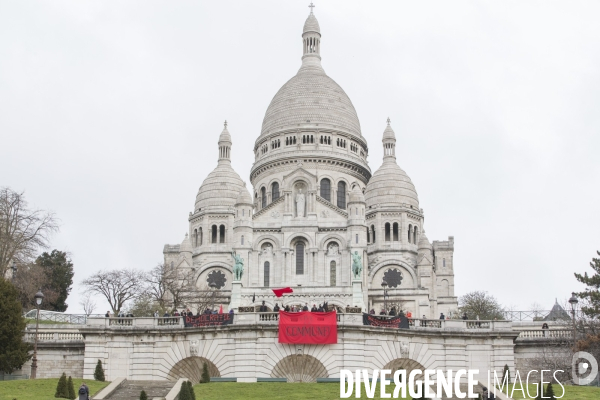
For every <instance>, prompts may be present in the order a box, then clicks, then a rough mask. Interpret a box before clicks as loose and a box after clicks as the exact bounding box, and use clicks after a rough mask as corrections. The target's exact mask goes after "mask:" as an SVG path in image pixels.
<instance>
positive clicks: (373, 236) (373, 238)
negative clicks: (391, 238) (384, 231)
mask: <svg viewBox="0 0 600 400" xmlns="http://www.w3.org/2000/svg"><path fill="white" fill-rule="evenodd" d="M371 240H372V241H373V242H372V243H375V225H371Z"/></svg>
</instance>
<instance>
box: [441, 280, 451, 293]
mask: <svg viewBox="0 0 600 400" xmlns="http://www.w3.org/2000/svg"><path fill="white" fill-rule="evenodd" d="M440 296H445V297H448V296H450V283H449V282H448V280H447V279H442V281H441V282H440Z"/></svg>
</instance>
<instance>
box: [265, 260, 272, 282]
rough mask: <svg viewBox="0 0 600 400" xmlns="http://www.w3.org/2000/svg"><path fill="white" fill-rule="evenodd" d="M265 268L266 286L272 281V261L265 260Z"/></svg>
mask: <svg viewBox="0 0 600 400" xmlns="http://www.w3.org/2000/svg"><path fill="white" fill-rule="evenodd" d="M264 267H265V270H264V284H265V287H269V282H270V278H271V263H269V262H268V261H265V265H264Z"/></svg>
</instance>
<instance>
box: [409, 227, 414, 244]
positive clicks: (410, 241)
mask: <svg viewBox="0 0 600 400" xmlns="http://www.w3.org/2000/svg"><path fill="white" fill-rule="evenodd" d="M412 230H413V229H412V224H411V225H408V243H412Z"/></svg>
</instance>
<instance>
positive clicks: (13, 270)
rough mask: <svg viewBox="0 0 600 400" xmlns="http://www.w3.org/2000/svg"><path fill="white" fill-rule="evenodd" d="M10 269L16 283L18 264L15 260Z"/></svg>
mask: <svg viewBox="0 0 600 400" xmlns="http://www.w3.org/2000/svg"><path fill="white" fill-rule="evenodd" d="M10 268H11V269H12V277H11V280H12V281H13V282H14V281H15V276H16V275H17V263H16V262H15V260H12V265H11V267H10Z"/></svg>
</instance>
